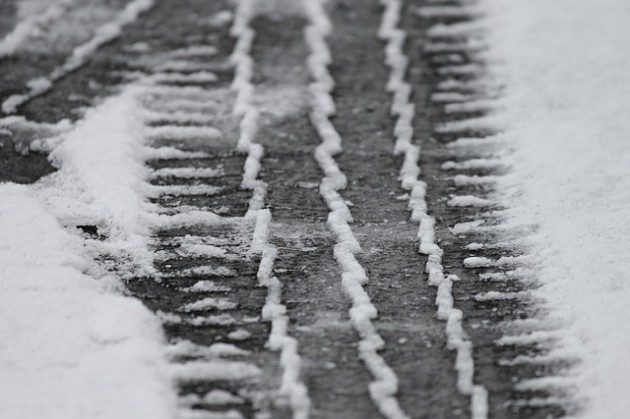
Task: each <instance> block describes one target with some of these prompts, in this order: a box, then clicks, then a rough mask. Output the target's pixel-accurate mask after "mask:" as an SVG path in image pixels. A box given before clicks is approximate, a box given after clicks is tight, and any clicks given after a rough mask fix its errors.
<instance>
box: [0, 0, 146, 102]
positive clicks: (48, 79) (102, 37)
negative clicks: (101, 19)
mask: <svg viewBox="0 0 630 419" xmlns="http://www.w3.org/2000/svg"><path fill="white" fill-rule="evenodd" d="M153 5H154V0H133V1H131V2H130V3H128V4H127V5H126V6H125V8H124V9H123V10H122V11H121V12H120V13H118V14H117V15H116V17H115V18H114V19H113V20H112V21H109V22H106V23H104V24H103V25H101V26H100V27H98V28H96V30H95V31H94V36H93V37H92V38H91V39H90V40H88V41H87V42H85V43H83V44H81V45H78V46H76V47H75V48H74V49H73V50H72V53H71V55H70V56H69V57H68V58H67V59H66V61H65V62H64V63H63V64H62V65H61V66H59V67H57V68H55V69H54V70H53V71H52V72H51V73H50V74H48V75H47V76H45V77H41V78H37V79H34V80H31V81H29V82H28V83H27V86H28V90H27V92H26V93H23V94H16V95H12V96H9V97H8V98H7V99H5V100H4V102H2V112H4V113H8V114H10V113H15V112H16V111H17V108H18V107H20V106H22V105H24V104H25V103H27V102H29V101H30V100H32V99H34V98H36V97H38V96H41V95H43V94H44V93H46V92H48V91H50V89H52V87H53V85H54V83H55V82H57V81H58V80H60V79H61V78H63V77H64V76H66V75H67V74H69V73H71V72H72V71H74V70H76V69H77V68H79V67H81V66H83V65H84V64H85V63H86V62H87V61H88V60H89V58H90V56H91V55H92V54H93V53H94V51H96V50H97V49H98V48H100V47H101V46H102V45H104V44H106V43H107V42H110V41H112V40H113V39H115V38H116V37H118V36H119V35H120V32H121V30H122V27H123V26H125V25H128V24H130V23H132V22H134V21H135V20H136V19H137V18H138V16H139V15H140V14H141V13H143V12H146V11H147V10H149V9H150V8H151V7H153Z"/></svg>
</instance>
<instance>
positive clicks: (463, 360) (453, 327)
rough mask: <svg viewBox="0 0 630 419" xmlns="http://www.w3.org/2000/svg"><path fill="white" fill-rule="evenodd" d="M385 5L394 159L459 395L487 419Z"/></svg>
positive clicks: (395, 15)
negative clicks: (398, 160)
mask: <svg viewBox="0 0 630 419" xmlns="http://www.w3.org/2000/svg"><path fill="white" fill-rule="evenodd" d="M381 4H382V5H383V6H384V7H385V9H384V11H383V16H382V20H381V26H380V28H379V32H378V36H379V37H380V38H381V39H383V40H385V41H387V44H386V46H385V63H386V64H387V65H388V66H389V67H390V69H391V72H390V77H389V80H388V82H387V90H388V91H390V92H391V93H392V94H393V103H392V108H391V113H392V115H394V116H397V121H396V125H395V127H394V136H395V139H396V142H395V145H394V154H404V157H405V159H404V162H403V166H402V168H401V170H400V181H401V184H402V187H403V189H405V190H408V191H411V193H410V197H409V210H410V211H411V220H412V221H415V222H417V223H419V224H420V228H419V231H418V238H419V239H420V252H421V253H423V254H425V255H427V256H428V260H427V264H426V268H425V269H426V272H427V273H428V274H429V283H430V284H431V285H433V286H437V287H438V292H437V298H436V304H437V306H438V318H439V319H441V320H446V334H447V342H448V348H449V349H451V350H455V351H456V353H457V359H456V363H455V369H456V370H457V375H458V380H457V386H458V389H459V391H460V392H461V393H462V394H465V395H470V397H471V415H472V417H473V418H475V419H484V418H487V416H488V400H487V399H488V394H487V390H486V389H485V388H484V387H483V386H482V385H476V384H474V382H473V373H474V361H473V356H472V351H473V347H472V343H471V342H470V340H468V338H467V337H466V334H465V332H464V330H463V327H462V317H463V314H462V311H461V310H459V309H456V308H454V307H453V295H452V292H451V289H452V286H453V281H455V280H457V278H456V277H455V276H454V275H448V276H445V275H444V268H443V266H442V254H443V250H442V249H441V248H440V247H439V246H438V244H437V243H435V219H434V218H433V217H432V216H430V215H428V213H427V203H426V200H425V195H426V183H425V182H423V181H422V180H420V179H419V176H420V167H419V165H418V159H419V157H420V147H419V146H418V145H414V144H412V142H411V140H412V138H413V125H412V121H413V116H414V112H415V109H414V105H413V103H411V102H410V101H409V96H410V94H411V91H412V87H411V85H410V84H409V83H407V82H406V81H405V72H406V70H407V66H408V58H407V56H406V55H405V54H404V52H403V48H402V47H403V44H404V41H405V36H406V34H405V32H404V31H403V30H401V29H398V28H397V26H398V22H399V20H400V10H401V7H402V3H401V2H400V1H399V0H381Z"/></svg>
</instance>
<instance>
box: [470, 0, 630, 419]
mask: <svg viewBox="0 0 630 419" xmlns="http://www.w3.org/2000/svg"><path fill="white" fill-rule="evenodd" d="M482 5H483V7H484V9H485V10H486V11H487V12H488V16H487V18H488V23H489V27H491V28H492V31H491V33H490V40H491V47H492V48H491V54H492V58H493V59H496V60H497V61H499V62H501V63H503V64H501V69H502V73H503V75H504V77H505V81H506V97H505V98H504V100H503V101H502V104H503V105H504V109H505V110H503V111H501V116H502V120H504V121H506V122H507V127H508V128H507V131H506V132H507V134H508V136H509V137H511V138H512V139H513V141H514V145H515V148H516V151H515V153H514V155H512V156H511V157H510V158H509V163H511V165H512V169H513V170H512V172H511V174H510V175H509V176H507V177H505V178H503V179H502V180H501V181H500V182H499V185H500V188H501V189H502V190H503V192H504V193H505V195H506V197H507V198H506V199H507V202H508V203H509V204H511V207H512V209H511V215H512V217H513V218H514V219H515V220H518V221H520V222H522V223H523V224H525V225H528V224H535V225H537V226H539V227H540V230H539V231H538V232H537V233H536V234H535V235H534V236H533V240H534V242H535V243H536V244H537V255H538V256H539V258H540V259H541V261H542V263H543V267H542V269H541V272H540V279H541V280H542V283H543V284H544V285H543V287H542V288H541V289H540V290H538V291H537V295H539V296H543V297H545V298H546V299H547V301H548V302H549V306H550V307H552V308H553V311H554V314H555V315H557V316H559V317H561V318H563V319H566V320H568V321H569V326H568V328H567V329H566V331H565V332H564V334H563V336H564V342H565V344H566V345H567V346H569V345H570V346H575V347H574V348H573V349H575V350H579V351H580V352H581V356H582V359H583V364H582V365H581V366H580V367H579V368H578V372H579V375H578V377H576V378H575V383H576V384H578V388H579V393H578V399H587V400H589V401H588V405H587V408H586V409H585V411H584V412H583V413H582V415H583V416H584V417H589V418H624V417H627V415H628V413H627V412H629V411H630V398H628V397H626V393H627V392H628V389H629V388H630V363H629V362H628V361H627V351H628V348H630V323H628V322H627V321H626V319H627V318H628V317H630V308H629V307H630V305H629V304H628V302H629V301H630V274H629V273H628V272H629V271H630V258H629V257H628V255H629V249H630V141H629V139H630V118H628V115H630V52H629V51H630V50H629V49H628V45H630V31H629V30H628V21H630V4H629V3H628V2H627V1H626V0H599V1H588V0H555V1H553V2H550V1H547V0H510V1H506V0H483V1H482Z"/></svg>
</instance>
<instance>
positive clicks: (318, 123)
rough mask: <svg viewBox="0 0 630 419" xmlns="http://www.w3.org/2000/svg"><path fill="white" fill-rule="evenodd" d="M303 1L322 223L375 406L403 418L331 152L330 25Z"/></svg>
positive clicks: (318, 8) (334, 138)
mask: <svg viewBox="0 0 630 419" xmlns="http://www.w3.org/2000/svg"><path fill="white" fill-rule="evenodd" d="M303 4H304V7H305V9H306V15H307V18H308V20H309V25H308V26H307V28H306V29H305V34H304V35H305V39H306V43H307V45H308V47H309V49H310V51H311V54H310V55H309V57H308V59H307V66H308V69H309V72H310V74H311V77H312V79H313V82H312V83H311V84H310V85H309V90H310V93H311V96H312V97H311V106H312V108H311V114H310V117H311V123H312V124H313V126H314V127H315V129H316V131H317V133H318V135H319V136H320V138H321V139H322V143H321V144H320V145H319V146H318V147H317V148H316V150H315V159H316V160H317V162H318V164H319V166H320V168H321V170H322V172H324V178H323V179H322V181H321V184H320V194H321V196H322V197H323V198H324V200H325V201H326V203H327V205H328V207H329V208H330V210H331V212H330V213H329V215H328V220H327V225H328V227H329V228H330V230H331V231H332V232H333V234H334V235H335V237H336V238H337V244H336V245H335V246H334V255H335V259H336V260H337V263H338V264H339V266H340V268H341V270H342V284H343V287H344V290H345V292H346V293H347V294H348V296H349V297H350V298H351V300H352V307H351V308H350V311H349V314H350V320H351V323H352V325H353V327H354V329H355V330H356V331H357V333H358V334H359V336H360V338H361V340H360V341H359V346H358V348H359V357H360V358H361V360H362V361H363V362H364V363H365V365H366V366H367V368H368V370H369V371H370V373H371V374H372V376H373V377H374V381H372V382H371V383H370V384H369V392H370V397H371V398H372V400H373V401H374V403H375V404H376V406H377V408H378V409H379V411H380V412H381V413H382V414H383V415H384V416H385V417H387V418H401V419H402V418H408V416H407V414H406V413H405V412H404V411H403V410H402V409H401V407H400V405H399V403H398V400H397V399H396V397H395V395H396V393H397V392H398V378H397V376H396V374H395V372H394V371H393V370H392V369H391V367H390V366H389V365H387V363H386V362H385V360H384V359H383V358H382V357H381V356H380V355H379V353H378V351H379V350H381V349H382V348H383V347H384V344H385V342H384V341H383V339H382V337H381V336H380V335H379V334H378V332H377V330H376V328H375V327H374V324H373V323H372V319H374V318H376V317H377V314H378V313H377V310H376V307H375V306H374V305H373V304H372V302H371V301H370V298H369V296H368V295H367V293H366V292H365V289H364V288H363V285H365V284H366V283H367V282H368V277H367V275H366V273H365V270H364V269H363V267H362V266H361V265H360V264H359V262H358V260H357V259H356V256H355V255H356V254H357V253H359V252H360V251H361V246H360V244H359V242H358V241H357V239H356V238H355V237H354V234H353V232H352V229H351V227H350V225H349V223H351V222H352V221H353V218H352V214H351V213H350V210H349V208H348V205H347V204H346V202H345V201H344V199H343V198H342V197H341V195H340V194H339V191H340V190H342V189H344V188H345V187H346V184H347V180H346V177H345V175H344V174H343V173H342V172H341V170H340V169H339V166H338V165H337V163H336V161H335V159H334V157H333V156H334V155H335V154H338V153H340V152H341V151H342V145H341V143H342V140H341V137H340V135H339V134H338V132H337V131H336V129H335V127H334V126H333V124H332V123H331V121H330V119H329V117H330V116H332V115H333V114H334V113H335V103H334V100H333V98H332V95H331V92H332V90H333V87H334V80H333V79H332V76H331V75H330V73H329V72H328V65H329V64H330V63H331V62H332V57H331V54H330V50H329V48H328V45H327V42H326V36H327V35H328V34H329V33H330V31H331V30H332V24H331V22H330V20H329V18H328V15H327V13H326V10H325V8H324V1H323V0H306V1H304V3H303Z"/></svg>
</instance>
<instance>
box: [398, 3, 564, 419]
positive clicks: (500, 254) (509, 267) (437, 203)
mask: <svg viewBox="0 0 630 419" xmlns="http://www.w3.org/2000/svg"><path fill="white" fill-rule="evenodd" d="M409 11H410V15H409V19H408V20H407V22H406V24H405V27H407V28H408V29H407V30H408V32H409V33H412V34H413V37H412V44H411V47H410V48H409V51H410V57H411V60H412V63H414V64H413V66H423V67H425V68H427V71H426V72H425V74H424V75H420V74H417V73H411V74H412V77H411V80H412V82H413V83H414V84H422V83H429V84H430V85H431V91H430V93H429V94H428V95H426V96H425V97H422V98H418V99H417V100H416V103H417V104H421V105H422V106H426V107H427V109H428V111H429V115H430V119H431V129H432V134H431V135H432V138H433V141H430V142H427V143H426V147H425V149H424V152H423V155H422V156H421V162H422V165H423V170H424V172H425V173H426V175H427V177H431V178H433V179H435V180H434V181H433V182H430V183H429V185H428V189H427V202H428V205H429V209H430V210H431V211H432V212H433V214H434V216H435V217H436V220H438V223H437V224H436V237H437V239H438V240H440V241H441V243H442V247H443V248H444V249H445V254H444V257H443V261H444V265H445V266H447V267H448V268H449V271H450V272H451V273H454V274H456V275H457V276H458V277H459V278H460V281H459V282H458V284H457V287H454V288H453V295H454V297H455V301H456V302H457V304H458V306H459V307H461V309H462V310H463V311H464V312H465V313H466V319H465V324H466V326H467V327H466V329H467V331H468V332H469V334H470V336H471V339H472V340H473V341H474V342H475V354H474V361H475V365H476V367H477V368H476V373H475V378H476V380H477V381H478V382H480V383H483V385H484V386H486V388H487V389H488V391H489V414H490V416H497V417H528V418H530V417H558V416H563V415H565V414H566V412H567V410H566V409H565V407H564V406H566V403H562V401H563V400H564V401H565V402H566V397H567V394H568V391H570V390H568V389H566V388H564V389H563V388H562V380H561V379H556V378H557V376H558V375H560V376H561V375H562V373H563V372H566V371H567V368H568V367H569V366H570V365H571V363H572V362H573V361H572V360H571V359H570V358H567V357H565V356H563V355H561V354H555V355H553V354H554V351H553V347H554V343H553V342H554V329H556V328H557V327H558V326H559V325H558V324H555V323H554V322H553V321H552V319H548V318H546V316H545V313H544V311H541V310H540V309H539V308H538V304H537V302H535V301H532V300H531V298H530V297H529V293H528V290H529V289H531V288H532V287H535V286H536V279H535V263H533V262H535V261H532V260H531V259H530V258H529V257H528V256H527V243H526V242H527V240H526V236H527V234H528V232H527V231H516V230H514V227H513V226H511V225H510V224H509V223H508V222H506V220H504V217H503V216H502V212H501V205H500V202H499V200H498V197H497V196H496V194H495V193H494V182H495V181H496V179H497V178H498V177H499V176H501V175H502V174H504V173H505V172H506V171H507V170H509V168H508V167H505V165H504V164H503V163H502V160H501V156H502V154H505V153H508V152H509V149H508V148H506V147H505V144H506V141H505V138H503V137H502V135H501V134H500V130H501V121H500V120H498V119H497V118H496V117H494V115H493V113H492V110H493V109H494V108H495V107H496V106H500V96H501V89H502V87H501V81H500V79H498V78H497V76H496V74H494V73H493V69H492V66H490V65H488V63H487V62H486V59H485V57H484V51H485V49H486V48H487V46H486V44H485V40H484V37H483V31H484V22H483V13H482V10H480V9H479V8H478V7H477V6H476V5H475V3H474V2H463V1H435V2H431V4H423V3H420V4H418V8H417V9H414V8H413V7H411V8H410V9H409ZM414 15H415V17H413V16H414ZM445 196H448V199H447V200H443V199H442V200H441V199H440V198H441V197H445ZM515 237H519V238H518V239H515ZM550 354H551V356H550Z"/></svg>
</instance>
